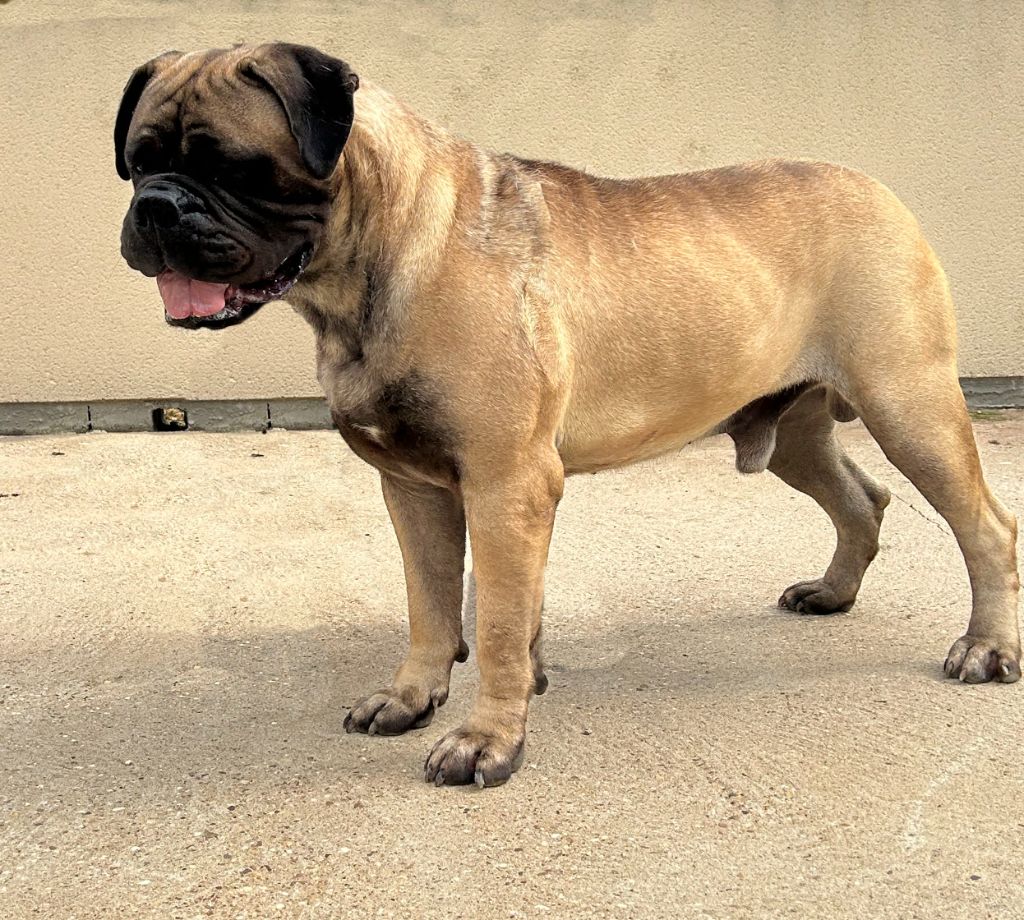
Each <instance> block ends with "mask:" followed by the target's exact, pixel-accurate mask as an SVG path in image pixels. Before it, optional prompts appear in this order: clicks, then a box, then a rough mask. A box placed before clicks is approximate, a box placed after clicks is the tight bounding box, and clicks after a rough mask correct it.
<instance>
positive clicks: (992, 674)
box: [944, 635, 1020, 684]
mask: <svg viewBox="0 0 1024 920" xmlns="http://www.w3.org/2000/svg"><path fill="white" fill-rule="evenodd" d="M944 670H945V672H946V677H959V678H960V680H962V681H963V682H964V683H966V684H983V683H985V682H987V681H990V680H997V681H1000V682H1002V683H1004V684H1012V683H1014V682H1015V681H1018V680H1020V646H1019V645H1017V644H1016V643H1009V642H1000V641H999V640H997V639H984V638H980V637H978V636H970V635H968V636H961V637H960V638H959V639H957V640H956V642H954V643H953V647H952V648H951V649H950V650H949V655H947V656H946V664H945V667H944Z"/></svg>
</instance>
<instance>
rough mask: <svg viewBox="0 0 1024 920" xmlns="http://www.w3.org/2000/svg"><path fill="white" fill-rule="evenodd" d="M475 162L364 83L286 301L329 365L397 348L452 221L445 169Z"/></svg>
mask: <svg viewBox="0 0 1024 920" xmlns="http://www.w3.org/2000/svg"><path fill="white" fill-rule="evenodd" d="M442 150H443V151H444V155H440V154H441V151H442ZM473 156H474V154H473V148H472V147H471V146H470V145H468V144H467V143H465V142H464V141H460V140H457V139H456V138H454V137H452V136H451V135H449V134H447V133H446V132H445V131H443V130H441V129H439V128H437V127H435V126H434V125H432V124H430V123H429V122H427V121H426V120H425V119H423V118H420V117H419V116H417V115H415V114H414V113H413V112H411V111H410V110H409V109H408V108H406V107H405V106H404V105H403V104H402V103H401V102H399V101H398V100H397V99H396V98H395V97H393V96H392V95H391V94H390V93H387V92H385V91H384V90H382V89H380V88H379V87H377V86H374V85H373V84H372V83H364V84H363V85H362V86H361V88H360V90H359V92H358V94H357V99H356V119H355V124H354V125H353V128H352V133H351V135H350V136H349V139H348V142H347V144H346V145H345V150H344V152H343V154H342V158H341V161H340V162H339V164H338V169H337V171H336V172H335V175H334V177H333V179H332V193H333V195H334V206H333V208H332V212H331V218H330V220H329V222H328V224H327V225H326V226H325V228H324V233H323V237H322V243H321V244H320V246H319V247H318V249H317V252H316V255H315V256H314V258H313V261H312V262H311V263H310V265H309V267H308V268H307V269H306V272H305V274H304V275H303V276H302V278H301V279H300V281H299V283H298V284H297V285H296V286H295V288H294V289H293V291H292V292H291V294H290V295H289V297H288V300H289V302H290V303H292V305H293V306H294V307H295V308H296V309H297V311H298V312H299V313H301V314H302V315H303V316H304V317H305V318H306V319H307V320H308V321H309V322H310V324H311V325H312V326H313V328H314V330H315V331H316V333H317V339H318V347H319V348H320V349H321V351H323V349H324V348H328V349H330V351H331V352H332V355H330V356H329V357H330V358H331V359H332V360H333V361H335V362H344V361H345V360H350V361H363V360H365V359H367V358H368V357H370V355H369V352H370V351H371V350H373V349H380V348H384V347H387V348H388V349H389V350H394V348H396V347H398V346H399V343H398V342H397V341H396V335H395V329H396V328H397V327H398V326H399V325H400V324H401V322H402V319H403V314H404V312H405V311H407V310H408V309H409V305H410V304H411V303H412V301H413V299H414V297H415V295H416V293H417V291H418V290H420V289H421V288H422V287H423V286H424V285H426V284H429V283H430V279H431V277H432V275H433V273H434V271H435V270H436V267H437V265H438V263H439V260H440V256H441V254H442V253H443V251H444V248H445V245H446V242H447V239H448V235H449V233H450V231H451V227H452V224H453V222H454V219H455V213H456V208H457V203H458V202H457V188H458V182H457V181H456V177H455V176H454V175H453V174H452V173H451V172H450V171H446V167H448V168H450V166H449V164H452V163H463V162H469V161H472V159H473ZM323 357H324V356H323V355H321V359H323ZM391 357H392V358H393V356H391Z"/></svg>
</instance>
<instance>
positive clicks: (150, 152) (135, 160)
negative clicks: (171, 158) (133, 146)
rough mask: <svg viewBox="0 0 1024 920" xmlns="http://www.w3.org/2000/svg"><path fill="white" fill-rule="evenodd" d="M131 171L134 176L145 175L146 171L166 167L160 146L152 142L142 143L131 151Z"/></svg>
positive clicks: (151, 171) (154, 170)
mask: <svg viewBox="0 0 1024 920" xmlns="http://www.w3.org/2000/svg"><path fill="white" fill-rule="evenodd" d="M131 166H132V173H133V174H134V175H136V176H145V175H146V174H147V173H155V172H160V171H161V170H162V169H166V164H165V163H164V157H163V155H162V154H161V152H160V148H158V147H156V146H154V145H152V144H144V145H143V146H141V147H139V148H138V149H137V150H135V152H134V153H132V156H131Z"/></svg>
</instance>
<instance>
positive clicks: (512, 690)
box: [426, 447, 563, 786]
mask: <svg viewBox="0 0 1024 920" xmlns="http://www.w3.org/2000/svg"><path fill="white" fill-rule="evenodd" d="M562 480H563V470H562V464H561V460H560V459H559V457H558V455H557V453H556V452H555V451H554V448H553V447H550V448H546V449H543V450H540V449H538V450H535V451H533V452H532V453H531V454H529V455H527V456H522V457H520V458H518V462H517V464H516V466H515V468H514V469H512V470H508V469H506V470H503V471H501V472H500V473H496V472H495V473H488V474H484V473H482V472H478V473H477V474H476V475H474V473H473V472H472V470H471V469H468V470H467V471H466V474H465V475H464V477H463V481H462V487H463V496H464V501H465V507H466V518H467V522H468V524H469V539H470V543H471V545H472V548H473V570H474V574H475V576H476V587H477V597H476V609H477V631H476V635H477V658H478V660H479V663H480V689H479V691H478V692H477V697H476V701H475V702H474V704H473V709H472V712H471V713H470V715H469V718H468V719H466V721H465V722H464V723H463V724H462V725H461V726H460V727H459V728H457V729H456V730H455V731H453V732H449V733H448V734H447V735H445V736H444V737H443V738H441V740H440V741H438V742H437V744H436V745H434V748H433V750H432V751H431V752H430V755H429V756H428V757H427V762H426V779H427V781H428V782H434V783H436V784H437V785H442V784H445V783H447V784H451V785H456V784H461V783H470V782H473V781H475V782H476V783H477V784H478V785H481V786H497V785H500V784H501V783H503V782H505V781H506V780H507V779H508V778H509V776H511V775H512V773H513V772H514V771H515V770H516V769H518V767H519V764H520V763H521V761H522V756H523V743H524V740H525V737H526V710H527V705H528V703H529V699H530V695H531V694H532V693H533V691H534V688H535V686H536V682H535V675H534V666H533V663H532V661H531V654H530V649H531V645H532V644H533V641H534V639H535V638H536V637H537V636H538V634H539V632H540V614H541V604H542V601H543V598H544V566H545V563H546V561H547V554H548V545H549V543H550V541H551V529H552V526H553V524H554V520H555V508H556V506H557V504H558V500H559V498H560V497H561V495H562Z"/></svg>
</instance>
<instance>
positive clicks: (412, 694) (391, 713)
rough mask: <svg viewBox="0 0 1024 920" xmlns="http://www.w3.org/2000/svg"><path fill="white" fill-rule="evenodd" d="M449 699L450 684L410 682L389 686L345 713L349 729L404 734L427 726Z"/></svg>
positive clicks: (376, 733)
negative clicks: (417, 683)
mask: <svg viewBox="0 0 1024 920" xmlns="http://www.w3.org/2000/svg"><path fill="white" fill-rule="evenodd" d="M447 699H448V688H447V687H434V688H433V689H427V688H425V687H420V686H415V685H408V684H407V685H405V686H402V687H394V686H393V687H385V688H384V689H383V690H378V691H377V692H376V693H374V694H372V695H371V696H368V697H365V698H364V699H361V700H360V701H359V702H358V703H356V704H355V706H353V707H352V708H351V709H350V710H349V713H348V715H347V716H345V731H346V732H350V733H351V732H365V733H366V734H368V735H400V734H402V733H403V732H407V731H409V729H411V728H425V727H426V726H428V725H429V724H430V722H431V720H432V719H433V718H434V712H435V711H436V710H437V708H438V707H439V706H443V705H444V702H445V700H447Z"/></svg>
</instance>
